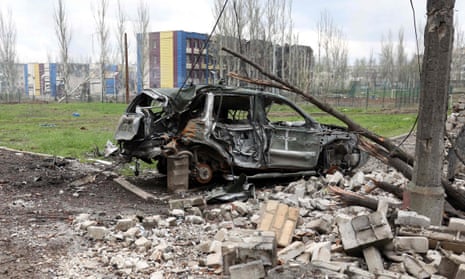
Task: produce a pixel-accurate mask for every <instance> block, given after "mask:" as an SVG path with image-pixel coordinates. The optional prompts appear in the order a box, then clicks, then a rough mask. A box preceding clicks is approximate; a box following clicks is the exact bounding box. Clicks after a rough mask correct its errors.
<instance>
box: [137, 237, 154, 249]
mask: <svg viewBox="0 0 465 279" xmlns="http://www.w3.org/2000/svg"><path fill="white" fill-rule="evenodd" d="M134 244H135V245H136V246H137V247H138V248H141V249H142V250H144V251H145V250H148V249H150V247H152V241H150V240H148V239H147V238H145V237H143V236H142V237H140V238H138V239H137V240H136V241H135V242H134Z"/></svg>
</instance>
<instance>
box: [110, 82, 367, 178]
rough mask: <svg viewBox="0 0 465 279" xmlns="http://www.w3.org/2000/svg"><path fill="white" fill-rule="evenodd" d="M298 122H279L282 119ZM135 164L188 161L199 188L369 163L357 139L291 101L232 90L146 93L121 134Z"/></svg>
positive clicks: (118, 133)
mask: <svg viewBox="0 0 465 279" xmlns="http://www.w3.org/2000/svg"><path fill="white" fill-rule="evenodd" d="M283 113H284V114H286V119H290V120H292V121H277V120H276V118H277V117H278V116H279V115H280V114H283ZM115 139H116V140H117V141H118V143H119V146H120V153H121V154H122V155H123V156H125V157H127V158H128V159H132V158H137V159H141V160H143V161H145V162H149V163H151V162H153V161H157V163H158V165H157V167H158V170H159V171H160V172H161V173H166V168H167V158H168V157H169V156H174V155H180V154H182V155H188V156H189V166H190V167H189V169H190V175H191V177H192V178H193V179H194V180H195V181H197V182H198V183H200V184H205V183H208V182H210V180H211V179H212V178H213V177H214V176H215V175H221V176H223V177H225V178H227V177H234V176H235V175H238V174H246V175H250V176H253V175H255V176H264V177H266V176H268V177H274V176H279V175H286V174H299V175H305V174H308V175H311V174H317V173H318V172H324V171H326V170H328V169H330V168H338V169H340V170H343V171H350V170H353V169H354V168H356V167H357V166H359V165H360V164H361V163H362V162H363V158H362V157H363V155H364V154H363V152H361V151H360V149H359V148H358V146H357V144H358V138H357V136H356V135H355V134H353V133H350V132H348V131H346V130H345V129H344V128H341V127H336V126H327V125H323V124H320V123H318V122H317V121H315V120H314V119H313V118H311V117H310V116H309V115H307V114H306V113H305V112H304V111H303V110H302V109H300V108H299V107H297V106H296V105H295V104H293V103H292V102H291V101H289V100H288V99H286V98H285V97H283V96H281V95H279V94H275V93H271V92H265V91H260V90H252V89H247V88H239V87H225V86H216V85H215V86H213V85H203V86H199V85H197V86H190V87H187V88H182V89H146V90H143V91H142V92H140V94H138V95H137V96H136V97H135V99H134V100H133V101H132V103H131V104H130V105H129V106H128V108H127V110H126V113H125V114H124V115H123V116H122V117H121V119H120V121H119V123H118V128H117V130H116V133H115Z"/></svg>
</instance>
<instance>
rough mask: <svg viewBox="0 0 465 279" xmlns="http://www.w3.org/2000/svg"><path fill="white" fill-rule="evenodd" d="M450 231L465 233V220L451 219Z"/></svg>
mask: <svg viewBox="0 0 465 279" xmlns="http://www.w3.org/2000/svg"><path fill="white" fill-rule="evenodd" d="M448 228H449V229H451V230H454V231H460V232H465V220H464V219H460V218H454V217H453V218H450V220H449V226H448Z"/></svg>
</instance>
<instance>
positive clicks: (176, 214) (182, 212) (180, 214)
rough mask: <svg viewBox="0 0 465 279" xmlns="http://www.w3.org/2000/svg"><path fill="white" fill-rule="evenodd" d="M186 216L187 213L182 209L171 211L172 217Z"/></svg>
mask: <svg viewBox="0 0 465 279" xmlns="http://www.w3.org/2000/svg"><path fill="white" fill-rule="evenodd" d="M185 214H186V212H184V210H182V209H177V208H176V209H173V210H171V211H170V215H171V216H175V217H184V215H185Z"/></svg>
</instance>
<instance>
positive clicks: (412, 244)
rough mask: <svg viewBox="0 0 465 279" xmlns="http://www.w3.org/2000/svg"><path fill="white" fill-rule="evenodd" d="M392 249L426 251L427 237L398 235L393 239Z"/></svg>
mask: <svg viewBox="0 0 465 279" xmlns="http://www.w3.org/2000/svg"><path fill="white" fill-rule="evenodd" d="M392 242H393V245H394V249H396V250H398V251H412V252H415V253H426V252H428V238H426V237H421V236H398V237H395V238H394V239H393V240H392Z"/></svg>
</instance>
